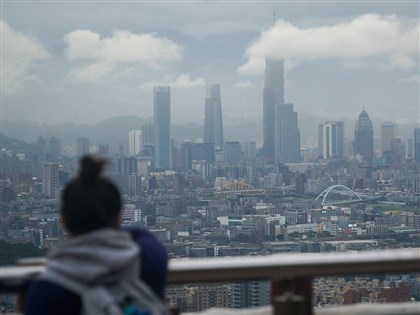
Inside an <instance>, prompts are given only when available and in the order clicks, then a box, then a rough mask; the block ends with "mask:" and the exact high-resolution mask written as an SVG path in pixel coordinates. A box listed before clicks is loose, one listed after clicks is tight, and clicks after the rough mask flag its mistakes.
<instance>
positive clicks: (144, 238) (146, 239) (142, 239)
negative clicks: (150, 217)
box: [127, 227, 163, 248]
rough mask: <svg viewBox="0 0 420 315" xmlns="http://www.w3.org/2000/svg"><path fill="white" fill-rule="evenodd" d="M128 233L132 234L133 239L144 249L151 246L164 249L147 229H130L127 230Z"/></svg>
mask: <svg viewBox="0 0 420 315" xmlns="http://www.w3.org/2000/svg"><path fill="white" fill-rule="evenodd" d="M127 231H128V232H129V233H130V234H131V237H132V239H133V240H134V241H135V242H137V243H138V244H139V245H140V246H142V247H144V246H145V245H146V246H147V245H148V244H150V245H152V246H158V247H162V248H163V245H162V243H161V242H160V241H159V240H158V239H157V238H156V237H155V236H154V235H153V234H152V233H150V232H149V231H148V230H147V229H144V228H137V227H130V228H127Z"/></svg>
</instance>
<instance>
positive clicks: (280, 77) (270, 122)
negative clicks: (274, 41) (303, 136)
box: [263, 58, 284, 164]
mask: <svg viewBox="0 0 420 315" xmlns="http://www.w3.org/2000/svg"><path fill="white" fill-rule="evenodd" d="M265 65H266V67H265V80H264V90H263V137H264V139H263V140H264V143H263V156H264V157H265V159H266V161H267V163H268V164H273V163H274V162H275V125H276V120H277V119H276V118H277V115H276V113H277V108H278V107H279V106H282V105H283V104H284V61H283V59H271V58H266V60H265Z"/></svg>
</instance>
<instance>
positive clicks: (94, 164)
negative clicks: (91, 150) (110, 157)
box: [61, 156, 122, 235]
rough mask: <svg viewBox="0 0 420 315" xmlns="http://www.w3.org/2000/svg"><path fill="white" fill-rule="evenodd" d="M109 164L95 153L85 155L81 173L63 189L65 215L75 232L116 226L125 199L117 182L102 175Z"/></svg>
mask: <svg viewBox="0 0 420 315" xmlns="http://www.w3.org/2000/svg"><path fill="white" fill-rule="evenodd" d="M105 164H106V162H105V161H104V160H101V159H98V158H94V157H92V156H84V157H82V158H81V159H80V171H79V174H78V176H76V177H75V178H73V179H72V180H71V181H70V182H69V183H68V184H67V186H66V188H65V189H64V190H63V193H62V195H61V202H62V206H61V214H62V216H63V219H64V223H65V226H66V228H67V230H68V231H69V232H70V233H71V234H73V235H80V234H84V233H88V232H91V231H94V230H97V229H101V228H104V227H115V224H116V222H117V221H116V220H117V218H118V216H119V215H120V213H121V207H122V201H121V195H120V193H119V191H118V189H117V187H116V186H115V184H113V183H112V182H111V181H110V180H109V179H107V178H105V177H103V176H101V174H102V169H103V167H104V166H105Z"/></svg>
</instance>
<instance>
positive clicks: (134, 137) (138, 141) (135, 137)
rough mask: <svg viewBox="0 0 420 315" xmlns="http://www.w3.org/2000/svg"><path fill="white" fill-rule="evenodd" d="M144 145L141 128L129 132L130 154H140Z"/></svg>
mask: <svg viewBox="0 0 420 315" xmlns="http://www.w3.org/2000/svg"><path fill="white" fill-rule="evenodd" d="M142 146H143V145H142V136H141V130H131V131H130V132H129V133H128V154H129V155H130V156H134V155H137V154H139V153H140V151H141V149H142Z"/></svg>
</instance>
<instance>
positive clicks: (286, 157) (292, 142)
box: [274, 103, 300, 163]
mask: <svg viewBox="0 0 420 315" xmlns="http://www.w3.org/2000/svg"><path fill="white" fill-rule="evenodd" d="M275 115H276V122H275V125H274V127H275V128H274V153H275V156H274V157H275V162H276V163H277V162H283V163H298V162H300V132H299V129H298V121H297V119H298V116H297V112H295V111H293V104H291V103H286V104H283V105H281V106H278V107H277V108H276V113H275Z"/></svg>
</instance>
